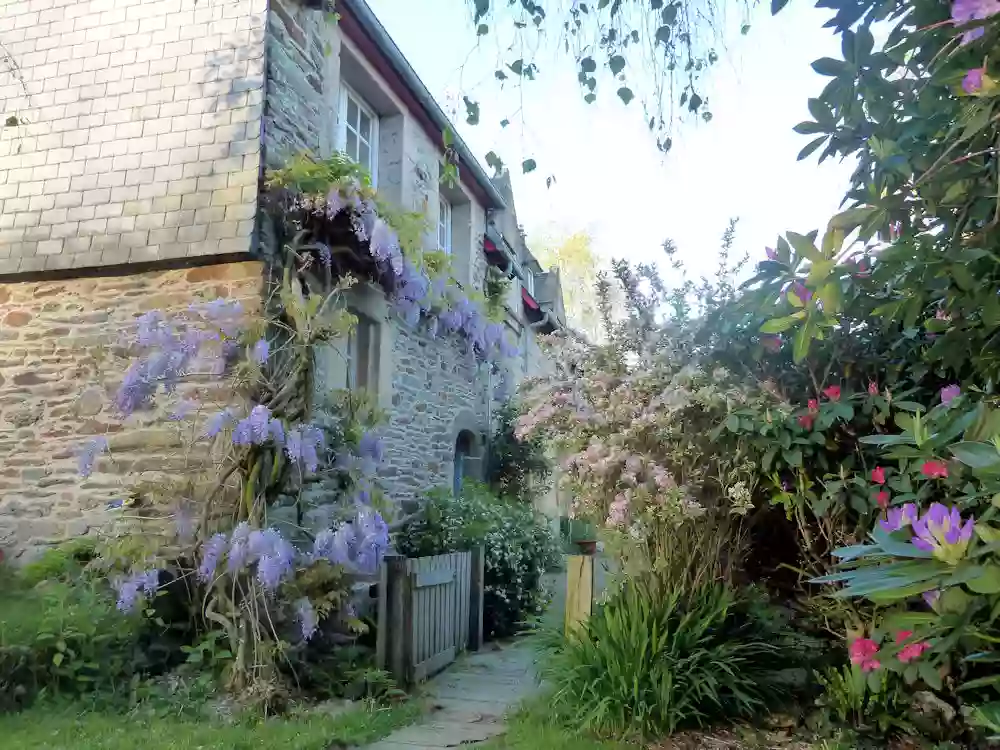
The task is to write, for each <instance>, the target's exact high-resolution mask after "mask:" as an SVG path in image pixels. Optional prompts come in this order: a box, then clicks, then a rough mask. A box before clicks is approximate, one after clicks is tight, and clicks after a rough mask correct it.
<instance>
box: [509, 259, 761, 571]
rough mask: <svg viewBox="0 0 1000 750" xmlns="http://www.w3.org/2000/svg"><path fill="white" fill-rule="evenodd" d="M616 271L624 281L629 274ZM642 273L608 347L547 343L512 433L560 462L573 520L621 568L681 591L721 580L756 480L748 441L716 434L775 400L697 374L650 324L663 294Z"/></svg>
mask: <svg viewBox="0 0 1000 750" xmlns="http://www.w3.org/2000/svg"><path fill="white" fill-rule="evenodd" d="M619 270H620V271H621V272H622V281H623V284H624V283H625V282H627V281H628V280H629V279H630V278H631V277H630V276H628V275H627V273H626V272H628V273H630V270H629V269H627V267H622V266H620V267H619ZM643 273H644V274H645V275H646V276H647V280H648V285H649V288H650V290H651V291H650V292H649V295H650V296H649V297H648V298H642V299H639V298H637V297H636V296H635V294H632V295H626V296H627V297H628V298H630V299H632V300H633V302H632V303H630V304H632V307H631V308H630V312H631V315H632V319H631V320H630V321H626V322H624V323H622V324H620V325H619V326H618V327H617V328H616V329H612V330H609V332H608V343H607V344H605V345H600V346H590V345H586V344H584V343H582V342H580V341H578V340H576V339H573V338H569V337H563V338H559V339H553V340H552V341H550V342H549V344H550V347H551V348H552V351H551V353H550V356H551V358H552V360H553V361H554V362H556V363H557V369H556V371H555V372H554V373H553V374H552V375H549V376H543V377H541V378H536V379H534V380H531V381H528V382H526V383H525V385H524V386H523V391H522V398H523V401H524V412H523V414H522V416H521V417H520V418H519V420H518V423H517V428H516V430H515V436H516V437H518V438H519V439H522V440H529V439H539V438H540V439H543V440H544V441H545V442H546V443H548V444H550V445H551V447H552V450H553V452H554V453H556V454H557V455H559V456H561V457H562V458H561V468H562V476H561V481H562V482H563V483H564V484H565V486H566V487H567V488H568V490H569V491H570V493H571V494H572V497H573V504H572V507H571V515H572V516H573V517H580V518H582V519H584V520H586V521H589V522H591V523H594V524H595V525H598V526H600V527H603V529H604V536H605V537H606V539H607V541H608V542H609V543H610V544H611V547H612V549H614V550H616V551H617V552H618V553H619V554H620V555H621V556H622V559H623V561H624V562H625V564H626V567H631V568H634V569H636V570H639V569H654V568H655V569H657V570H659V571H660V572H662V573H664V574H665V575H671V576H673V577H674V580H675V582H676V583H677V584H678V585H680V584H681V581H688V582H691V581H696V580H698V579H700V578H702V577H707V580H716V579H718V578H719V577H722V578H728V577H729V575H730V573H731V572H732V570H733V569H734V568H735V567H737V566H738V565H737V564H738V563H739V562H740V560H741V556H742V553H743V548H742V545H741V543H740V541H739V540H740V538H741V531H740V529H741V527H742V524H743V519H744V518H745V517H746V516H747V515H748V514H750V513H751V511H752V510H753V508H754V500H753V495H754V492H755V489H756V484H757V482H758V475H757V472H756V470H755V468H754V465H753V463H752V461H751V460H750V456H751V454H750V453H748V451H747V445H746V444H745V443H746V441H740V440H732V441H730V442H729V444H728V445H727V447H726V448H727V449H726V450H720V449H719V444H718V435H717V434H716V432H715V428H716V427H717V426H718V425H719V423H720V422H721V421H723V420H725V419H726V415H727V414H728V413H729V411H730V409H732V408H734V407H736V406H750V405H751V404H754V405H756V406H757V407H758V408H759V409H760V410H763V409H765V408H767V407H768V406H769V405H773V406H774V407H775V408H777V406H778V404H777V401H776V399H774V398H773V397H772V396H770V394H768V393H758V394H753V393H752V392H751V391H750V390H748V389H746V388H744V387H742V386H741V385H740V384H739V383H738V382H737V381H736V380H735V379H734V378H733V377H732V375H731V374H730V373H729V372H728V371H727V370H726V369H724V368H718V367H716V368H703V367H702V366H701V362H700V361H699V360H698V359H693V358H692V357H690V356H688V355H686V354H684V352H683V349H684V348H685V346H686V345H687V341H686V340H685V339H684V338H683V336H678V335H675V334H676V331H674V330H673V329H672V328H670V327H667V326H664V327H663V328H662V329H660V328H657V327H656V326H655V325H654V324H653V322H652V319H653V317H654V315H655V313H656V311H657V309H658V308H659V307H660V306H661V305H662V304H664V303H665V302H666V300H667V295H666V292H665V291H663V286H662V283H661V282H660V280H659V278H658V277H657V276H656V275H655V273H654V272H653V271H652V269H645V270H644V271H643ZM626 289H627V287H626ZM680 362H684V364H679V363H680ZM678 540H682V542H681V543H678ZM688 542H691V544H690V545H689V544H688ZM668 571H669V572H668Z"/></svg>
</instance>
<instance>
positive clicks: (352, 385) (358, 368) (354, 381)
mask: <svg viewBox="0 0 1000 750" xmlns="http://www.w3.org/2000/svg"><path fill="white" fill-rule="evenodd" d="M357 318H358V323H357V325H356V326H354V329H353V330H352V331H351V333H350V336H348V338H347V387H348V388H349V389H350V390H352V391H353V390H361V389H365V390H369V391H373V392H374V391H377V390H378V385H379V330H378V324H377V323H375V322H373V321H372V320H371V319H369V318H366V317H365V316H363V315H357Z"/></svg>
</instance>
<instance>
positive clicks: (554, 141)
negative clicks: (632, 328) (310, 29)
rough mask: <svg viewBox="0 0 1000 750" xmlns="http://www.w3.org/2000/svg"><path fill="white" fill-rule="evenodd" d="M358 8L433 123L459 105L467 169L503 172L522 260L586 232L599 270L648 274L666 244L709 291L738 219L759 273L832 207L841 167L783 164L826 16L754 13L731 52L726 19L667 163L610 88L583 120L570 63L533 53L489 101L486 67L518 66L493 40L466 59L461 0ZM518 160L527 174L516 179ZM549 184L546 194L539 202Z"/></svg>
mask: <svg viewBox="0 0 1000 750" xmlns="http://www.w3.org/2000/svg"><path fill="white" fill-rule="evenodd" d="M368 2H369V5H370V6H371V7H372V9H373V10H374V11H375V14H376V15H377V16H378V17H379V19H380V20H381V21H382V23H383V25H384V26H385V27H386V29H387V30H388V32H389V34H390V35H391V36H392V37H393V39H394V40H395V41H396V44H397V45H398V46H399V48H400V49H401V51H402V52H403V54H404V55H405V56H406V57H407V59H408V60H409V61H410V64H411V65H412V66H413V68H414V69H415V70H416V72H417V74H418V75H419V76H420V77H421V79H422V80H423V81H424V83H425V84H426V85H427V87H428V89H429V90H430V92H431V93H432V94H433V95H434V96H435V97H436V98H437V99H438V101H439V102H441V103H442V106H444V107H445V110H446V111H448V109H449V105H448V102H449V101H451V102H454V101H456V98H457V102H458V105H457V106H458V116H457V117H453V119H454V120H455V121H456V127H457V131H458V133H459V134H460V135H461V136H462V138H463V139H464V140H465V142H466V143H467V144H468V145H469V147H470V148H471V149H472V151H473V153H474V154H476V155H477V156H478V157H480V159H481V160H482V159H483V157H484V156H485V154H486V153H487V152H488V151H490V150H493V151H495V152H496V153H497V154H499V155H500V157H501V158H502V159H503V160H504V161H505V163H507V164H508V165H511V172H512V181H513V185H514V194H515V202H516V207H517V213H518V219H519V221H520V222H521V224H522V225H523V226H524V227H525V230H526V231H527V233H528V241H529V247H530V246H531V244H533V243H539V242H542V241H543V240H544V238H545V237H549V236H553V235H555V236H558V235H559V234H560V233H565V234H569V233H573V232H577V231H586V232H589V233H590V234H591V235H592V237H593V239H594V246H595V249H596V250H597V251H598V253H599V254H600V255H601V256H602V257H603V258H605V259H607V258H612V257H614V258H619V257H623V258H626V259H628V260H630V261H633V262H650V261H652V262H657V261H659V260H660V259H661V258H662V257H663V255H662V250H661V249H660V248H661V244H662V242H663V241H664V240H665V239H668V238H669V239H672V240H673V241H674V242H675V243H676V244H677V246H678V250H679V256H680V259H681V260H682V262H683V263H684V266H685V268H686V270H687V272H688V273H689V274H691V275H694V276H700V275H708V276H711V275H712V273H713V271H714V269H715V267H716V262H717V258H718V248H719V244H720V237H721V235H722V232H723V231H724V229H725V228H726V225H727V222H728V220H729V219H730V218H738V219H739V224H738V229H737V235H736V252H737V254H742V253H743V252H744V251H746V252H748V253H749V254H750V256H751V258H758V257H761V258H762V257H763V255H764V247H765V246H768V245H773V244H774V242H775V240H776V239H777V237H778V235H779V234H781V233H783V232H785V231H787V230H792V231H797V232H800V233H805V232H808V231H810V230H812V229H820V230H821V231H822V229H823V228H824V227H825V225H826V222H827V221H828V220H829V218H830V217H831V216H832V215H833V214H835V213H836V212H837V211H838V207H839V205H840V201H841V200H842V198H843V195H844V193H845V192H846V189H847V185H848V178H849V175H850V171H851V166H852V165H851V164H849V163H844V164H841V163H837V162H834V161H831V160H827V161H826V162H824V163H823V164H822V165H818V164H817V163H816V158H815V156H813V157H810V158H809V159H807V160H806V161H803V162H797V161H796V155H797V154H798V152H799V150H800V149H801V148H802V147H803V146H805V145H806V143H808V142H809V140H810V137H808V136H802V135H798V134H797V133H795V132H793V131H792V128H793V127H794V125H795V124H796V123H798V122H800V121H802V120H806V119H811V118H810V117H809V114H808V109H807V100H808V98H809V97H812V96H817V95H819V93H820V91H821V90H822V88H823V85H824V82H825V81H826V80H828V79H824V78H822V77H821V76H819V75H817V74H816V73H814V72H813V70H812V69H811V68H810V62H812V61H813V60H814V59H816V58H819V57H824V56H828V57H837V58H839V57H840V43H839V39H838V38H837V37H835V36H834V35H833V33H832V32H831V31H830V30H829V29H823V28H822V26H823V23H824V22H825V20H826V15H825V14H824V12H822V11H818V10H816V9H814V8H813V7H812V6H811V4H810V3H808V2H806V1H805V0H800V1H799V2H793V3H789V5H788V7H787V8H786V9H785V10H784V11H782V12H781V13H779V14H778V15H777V16H775V17H772V16H771V15H770V13H769V11H768V8H767V6H769V3H766V2H765V3H763V4H762V5H761V6H760V7H758V8H756V9H755V10H754V11H753V12H752V13H751V15H750V17H749V19H747V20H749V23H750V30H749V33H748V34H746V35H745V36H743V35H741V34H740V33H739V26H740V23H741V22H742V20H743V19H742V18H736V19H734V18H729V19H727V20H728V22H729V23H728V26H727V28H728V31H726V32H723V36H722V40H721V44H720V46H719V51H720V56H721V60H720V62H719V64H717V65H716V66H714V68H713V69H712V72H711V73H710V76H709V78H708V79H707V81H706V83H707V85H708V93H709V101H710V102H711V105H712V112H713V115H714V116H713V119H712V120H711V121H710V122H708V123H702V122H688V121H685V122H682V123H679V124H678V125H677V127H676V130H675V134H674V145H673V148H672V149H671V150H670V152H669V153H668V154H666V155H663V154H661V153H660V152H659V151H658V150H657V148H656V144H655V139H654V137H653V136H652V135H651V134H650V132H649V131H648V130H647V129H646V124H645V117H644V115H643V112H642V109H641V108H640V107H639V106H636V105H637V104H638V101H637V100H636V101H633V102H632V104H631V105H629V106H628V107H626V106H624V105H623V104H622V103H621V102H620V100H619V99H618V98H617V97H616V96H614V95H613V93H612V91H613V89H612V88H610V87H609V85H608V84H609V83H610V81H601V83H603V84H604V89H603V90H605V91H606V95H605V96H599V97H598V101H597V102H596V103H594V104H586V103H585V102H584V101H583V99H582V95H581V93H580V89H579V86H578V84H577V81H576V69H575V67H574V64H573V61H572V60H571V59H569V58H568V57H565V56H563V58H562V60H561V61H559V60H557V59H556V58H555V57H553V56H551V55H550V56H545V55H544V53H543V54H542V56H541V57H540V58H539V65H540V68H541V70H540V73H539V75H538V76H537V78H536V80H535V81H534V82H530V83H525V84H524V85H523V86H520V87H511V86H508V87H506V88H505V89H504V90H501V87H500V85H499V84H498V83H497V82H496V81H495V80H494V78H493V71H494V69H495V68H496V62H497V59H498V55H505V57H506V59H507V60H508V61H509V60H510V59H512V58H514V57H517V55H516V54H505V50H504V49H502V48H503V47H504V46H505V44H506V42H505V41H503V40H500V39H498V38H495V37H493V38H491V37H487V38H486V39H485V40H484V41H483V42H482V43H481V44H480V45H479V46H478V47H477V39H476V36H475V32H474V27H473V26H472V23H471V14H470V11H469V9H468V5H467V0H368ZM627 73H628V74H629V75H642V73H641V71H640V72H637V71H634V70H628V71H627ZM601 91H602V89H601V88H600V84H599V88H598V92H599V93H600V92H601ZM464 94H468V95H469V96H470V98H471V99H474V100H476V101H478V102H479V103H480V106H481V116H480V122H479V124H478V125H475V126H471V125H468V124H466V123H465V116H464V115H465V108H464V106H463V105H462V104H461V96H462V95H464ZM504 118H508V119H509V120H510V125H508V126H507V127H501V126H500V121H501V120H502V119H504ZM526 158H532V159H535V161H536V162H537V164H538V167H537V169H536V170H535V171H534V172H530V173H528V174H522V173H521V169H520V167H519V165H520V164H521V162H522V160H523V159H526ZM488 171H489V170H488ZM549 175H552V176H554V177H555V182H554V184H552V185H551V186H550V187H547V186H546V178H547V177H548V176H549Z"/></svg>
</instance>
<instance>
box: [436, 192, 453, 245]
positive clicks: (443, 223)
mask: <svg viewBox="0 0 1000 750" xmlns="http://www.w3.org/2000/svg"><path fill="white" fill-rule="evenodd" d="M438 245H439V246H440V248H441V250H443V251H444V252H446V253H448V255H451V204H450V203H449V202H448V201H447V200H445V199H444V197H443V196H438Z"/></svg>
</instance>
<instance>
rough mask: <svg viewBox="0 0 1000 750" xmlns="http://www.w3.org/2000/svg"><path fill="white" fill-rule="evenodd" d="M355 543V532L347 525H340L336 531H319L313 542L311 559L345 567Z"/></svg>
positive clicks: (349, 560)
mask: <svg viewBox="0 0 1000 750" xmlns="http://www.w3.org/2000/svg"><path fill="white" fill-rule="evenodd" d="M356 541H357V532H356V531H355V530H354V527H353V526H352V525H351V524H348V523H345V524H341V525H340V526H338V527H337V530H336V531H334V530H333V529H326V530H324V531H321V532H320V533H319V534H317V535H316V540H315V542H313V551H312V556H313V559H315V560H327V561H329V562H330V563H332V564H333V565H347V564H348V563H350V562H351V550H352V548H353V545H354V544H355V542H356Z"/></svg>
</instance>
